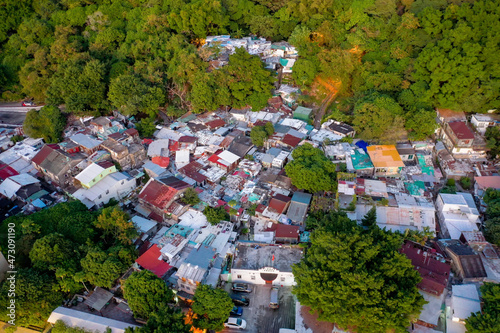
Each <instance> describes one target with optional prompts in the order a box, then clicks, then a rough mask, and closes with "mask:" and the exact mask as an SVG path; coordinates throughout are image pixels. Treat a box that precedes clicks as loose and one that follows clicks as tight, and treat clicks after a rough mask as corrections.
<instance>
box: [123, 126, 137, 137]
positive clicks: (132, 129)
mask: <svg viewBox="0 0 500 333" xmlns="http://www.w3.org/2000/svg"><path fill="white" fill-rule="evenodd" d="M123 133H125V134H127V135H130V136H136V135H139V132H137V130H136V129H135V128H129V129H128V130H126V131H125V132H123Z"/></svg>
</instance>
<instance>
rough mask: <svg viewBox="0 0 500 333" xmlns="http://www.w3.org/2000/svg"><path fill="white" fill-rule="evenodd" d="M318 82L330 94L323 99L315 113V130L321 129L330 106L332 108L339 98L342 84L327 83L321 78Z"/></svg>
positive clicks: (317, 79)
mask: <svg viewBox="0 0 500 333" xmlns="http://www.w3.org/2000/svg"><path fill="white" fill-rule="evenodd" d="M316 82H317V83H318V84H319V85H321V86H322V87H323V88H325V89H326V90H327V91H328V92H329V94H328V95H327V96H326V97H325V98H324V99H323V102H321V105H320V107H319V108H318V109H317V110H316V112H315V117H314V128H317V129H319V128H320V127H321V119H323V116H324V115H325V113H326V109H327V108H328V106H330V104H331V103H332V101H333V100H334V99H335V97H336V96H337V94H338V92H339V88H340V85H341V82H340V81H331V80H328V81H325V80H323V79H322V78H320V77H317V78H316Z"/></svg>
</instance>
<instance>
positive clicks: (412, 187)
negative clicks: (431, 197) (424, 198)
mask: <svg viewBox="0 0 500 333" xmlns="http://www.w3.org/2000/svg"><path fill="white" fill-rule="evenodd" d="M405 187H406V189H407V190H408V192H409V193H410V194H411V195H417V196H420V195H423V194H424V192H425V184H424V182H423V181H420V180H417V181H416V182H413V183H407V182H405Z"/></svg>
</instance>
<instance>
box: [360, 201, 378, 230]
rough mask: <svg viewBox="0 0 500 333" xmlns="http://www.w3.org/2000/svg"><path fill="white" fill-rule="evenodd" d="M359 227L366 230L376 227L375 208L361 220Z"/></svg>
mask: <svg viewBox="0 0 500 333" xmlns="http://www.w3.org/2000/svg"><path fill="white" fill-rule="evenodd" d="M361 225H362V226H364V227H368V228H373V227H375V226H376V225H377V209H376V207H375V206H373V207H372V208H371V209H370V210H369V211H368V213H366V215H365V216H364V217H363V218H362V219H361Z"/></svg>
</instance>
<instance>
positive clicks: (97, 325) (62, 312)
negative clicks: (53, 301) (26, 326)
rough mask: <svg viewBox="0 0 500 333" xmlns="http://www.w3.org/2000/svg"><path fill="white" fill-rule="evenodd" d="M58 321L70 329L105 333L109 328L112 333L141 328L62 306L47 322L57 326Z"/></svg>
mask: <svg viewBox="0 0 500 333" xmlns="http://www.w3.org/2000/svg"><path fill="white" fill-rule="evenodd" d="M58 320H62V321H63V322H64V323H65V324H66V325H67V326H69V327H83V328H85V329H87V330H89V331H93V332H94V331H96V332H97V331H99V332H105V331H106V329H107V328H109V329H111V333H124V332H125V330H126V329H127V328H128V327H133V328H135V327H139V326H137V325H132V324H129V323H125V322H123V321H118V320H114V319H109V318H105V317H102V316H96V315H93V314H90V313H86V312H82V311H78V310H73V309H70V308H65V307H62V306H60V307H58V308H57V309H55V310H54V311H52V313H51V314H50V317H49V319H47V322H49V323H50V324H55V323H56V322H57V321H58Z"/></svg>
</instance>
